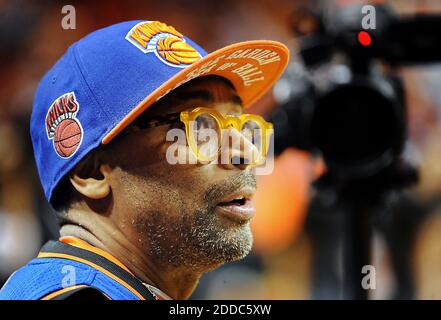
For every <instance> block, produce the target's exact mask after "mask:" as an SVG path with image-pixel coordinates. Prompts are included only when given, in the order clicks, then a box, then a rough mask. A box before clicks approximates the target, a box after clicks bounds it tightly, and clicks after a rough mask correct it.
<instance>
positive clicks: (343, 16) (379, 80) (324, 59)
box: [271, 5, 441, 180]
mask: <svg viewBox="0 0 441 320" xmlns="http://www.w3.org/2000/svg"><path fill="white" fill-rule="evenodd" d="M365 8H366V5H365V6H363V5H352V6H348V7H344V8H342V9H341V10H338V12H336V13H335V14H331V15H325V14H317V13H314V12H312V11H310V10H307V9H300V10H298V11H296V12H295V13H294V14H293V19H292V20H293V21H295V25H294V26H293V28H294V31H295V32H296V33H297V34H298V35H299V34H300V35H301V36H302V37H301V38H299V44H300V49H299V54H300V57H301V58H302V60H303V61H302V63H300V62H296V61H295V57H294V61H293V62H292V63H291V64H290V65H289V66H288V69H287V72H286V73H285V75H284V77H283V78H282V79H281V80H280V81H279V82H278V84H277V85H276V86H275V88H274V93H275V96H276V100H277V101H278V102H279V108H277V109H276V110H275V112H273V114H272V115H271V121H272V122H273V123H274V125H275V139H274V141H275V152H276V154H277V153H280V152H282V151H283V150H284V149H285V148H287V147H296V148H299V149H303V150H308V151H312V152H315V151H318V152H320V153H321V154H322V156H323V158H324V160H325V163H326V165H327V169H328V172H330V173H332V175H333V176H335V177H338V178H339V179H343V180H351V179H359V178H364V177H369V176H373V175H375V174H377V173H378V172H380V171H382V170H383V169H385V168H387V167H389V166H391V165H392V164H393V163H395V162H396V161H397V159H399V158H400V157H401V153H402V151H403V147H404V144H405V141H406V135H407V133H406V132H407V119H406V107H405V98H404V88H403V83H402V80H401V78H400V77H399V76H396V75H394V73H393V72H391V70H392V71H393V69H394V68H395V67H397V66H405V65H416V64H423V63H433V62H437V61H440V60H441V16H436V15H427V14H425V15H412V16H400V17H398V16H397V15H395V14H394V13H393V12H392V10H391V9H390V8H389V7H386V6H384V5H374V6H372V5H369V8H370V14H372V12H373V19H374V21H368V22H369V25H370V27H372V25H373V27H374V28H371V29H363V27H362V21H363V19H366V10H364V9H365ZM372 8H373V9H372ZM371 18H372V17H371ZM305 20H307V21H306V22H305ZM311 21H312V23H311ZM308 22H309V23H308ZM372 22H373V23H372ZM305 25H306V26H309V29H310V30H307V31H306V32H305V28H304V26H305ZM362 36H363V37H362ZM305 67H306V68H305ZM306 70H307V71H306Z"/></svg>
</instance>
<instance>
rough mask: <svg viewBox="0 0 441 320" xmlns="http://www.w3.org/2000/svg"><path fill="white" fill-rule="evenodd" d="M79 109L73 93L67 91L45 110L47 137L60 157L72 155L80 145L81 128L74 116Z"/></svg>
mask: <svg viewBox="0 0 441 320" xmlns="http://www.w3.org/2000/svg"><path fill="white" fill-rule="evenodd" d="M79 109H80V105H79V104H78V101H77V99H76V97H75V93H74V92H69V93H65V94H63V95H62V96H60V97H59V98H57V99H56V100H55V101H54V102H53V103H52V105H51V107H50V108H49V110H48V112H47V115H46V133H47V138H48V139H49V140H52V143H53V146H54V149H55V152H56V153H57V154H58V155H59V156H60V157H62V158H70V157H71V156H73V155H74V154H75V152H76V151H77V150H78V148H79V147H80V145H81V141H82V138H83V128H82V127H81V124H80V121H79V120H78V119H77V118H76V116H77V113H78V110H79Z"/></svg>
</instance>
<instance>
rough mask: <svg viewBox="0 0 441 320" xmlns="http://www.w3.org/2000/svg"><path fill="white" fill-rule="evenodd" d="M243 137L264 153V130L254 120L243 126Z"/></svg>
mask: <svg viewBox="0 0 441 320" xmlns="http://www.w3.org/2000/svg"><path fill="white" fill-rule="evenodd" d="M242 135H243V136H244V137H245V138H246V139H248V140H249V141H250V142H251V143H252V144H254V146H255V147H256V148H257V150H259V152H260V153H262V129H261V128H260V125H259V124H258V123H257V122H256V121H254V120H248V121H247V122H245V123H244V124H243V126H242Z"/></svg>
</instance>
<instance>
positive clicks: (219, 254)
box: [105, 77, 256, 271]
mask: <svg viewBox="0 0 441 320" xmlns="http://www.w3.org/2000/svg"><path fill="white" fill-rule="evenodd" d="M195 107H205V108H214V109H216V110H218V111H219V112H221V113H222V114H234V115H240V114H241V113H242V106H241V103H240V99H239V98H238V96H237V94H236V92H235V90H234V89H233V88H232V87H231V86H229V84H228V83H227V82H225V81H223V80H222V79H219V78H211V77H209V78H200V79H196V80H193V81H192V82H189V83H188V84H186V85H184V86H182V87H180V88H178V89H176V90H174V91H173V92H171V93H170V94H169V95H167V96H166V97H164V98H163V99H161V101H160V102H158V103H157V104H155V105H154V106H152V107H151V108H149V109H148V111H147V112H148V113H147V115H148V116H155V115H164V114H170V113H175V112H180V111H184V110H192V109H194V108H195ZM173 127H175V128H176V126H173V125H172V126H170V125H162V126H158V127H154V128H148V129H143V130H139V131H136V132H130V133H128V134H127V135H124V136H122V137H121V138H120V139H118V140H117V141H116V142H115V143H113V144H111V145H110V146H109V148H107V149H106V151H105V154H106V157H107V162H108V163H109V164H110V166H111V168H112V171H111V173H110V184H111V190H112V200H113V204H112V205H113V209H114V210H113V212H115V214H114V216H113V217H111V218H112V219H113V220H114V222H115V223H116V224H117V226H118V227H119V228H120V229H121V230H122V231H123V232H124V234H125V235H126V236H127V237H128V238H129V239H130V240H131V242H132V243H135V244H137V245H139V247H140V248H141V249H142V250H143V251H144V252H145V253H146V255H148V257H149V258H150V259H153V261H155V262H156V263H159V264H162V265H171V266H175V267H179V266H182V267H185V268H192V269H194V270H201V271H206V270H209V269H211V268H215V267H217V266H218V265H219V264H221V263H223V262H227V261H232V260H236V259H240V258H243V257H244V256H245V255H247V254H248V253H249V251H250V250H251V246H252V234H251V231H250V221H249V219H250V218H251V215H252V214H249V213H250V210H247V209H250V206H251V204H250V201H246V200H241V201H233V202H229V201H230V200H232V199H234V198H240V197H242V196H243V197H245V198H251V197H252V195H253V194H254V192H255V188H256V181H255V177H254V174H253V173H252V171H251V169H247V168H245V166H243V165H232V164H229V165H228V164H174V165H172V164H169V163H168V162H167V160H166V152H167V148H168V147H169V146H170V145H171V144H172V143H173V142H167V141H166V139H165V137H166V134H167V131H168V130H170V129H171V128H173ZM237 133H238V132H237ZM182 147H183V148H187V149H188V147H187V146H182ZM242 147H243V148H246V146H242ZM226 202H227V203H226ZM235 206H236V207H237V208H235ZM237 209H238V210H239V211H240V210H241V209H243V212H248V214H242V215H241V214H234V212H236V211H237ZM251 211H252V210H251Z"/></svg>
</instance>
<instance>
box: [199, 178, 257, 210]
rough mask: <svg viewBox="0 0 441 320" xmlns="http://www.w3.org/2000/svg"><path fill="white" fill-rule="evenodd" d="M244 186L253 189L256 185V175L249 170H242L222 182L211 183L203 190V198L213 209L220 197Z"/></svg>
mask: <svg viewBox="0 0 441 320" xmlns="http://www.w3.org/2000/svg"><path fill="white" fill-rule="evenodd" d="M245 187H250V188H253V189H254V190H255V189H256V187H257V182H256V177H255V175H254V174H253V173H251V172H249V171H243V172H241V173H240V174H238V175H235V176H232V177H229V178H227V179H225V180H223V181H222V182H218V183H216V184H213V185H212V186H210V187H209V188H208V189H207V191H206V192H205V194H204V200H205V202H206V203H207V204H208V206H209V207H212V208H213V209H214V208H215V207H216V205H217V204H218V203H219V202H220V200H221V199H222V198H224V197H225V196H227V195H229V194H231V193H234V192H236V191H239V190H241V189H242V188H245Z"/></svg>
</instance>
